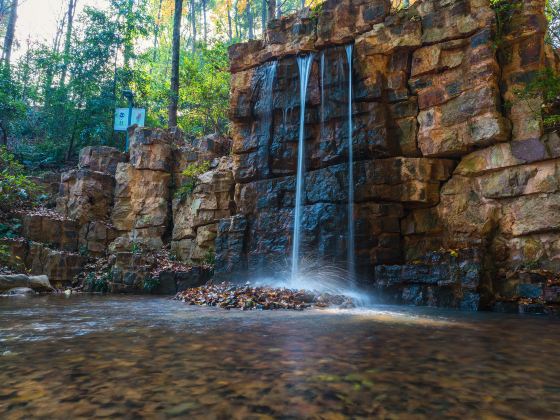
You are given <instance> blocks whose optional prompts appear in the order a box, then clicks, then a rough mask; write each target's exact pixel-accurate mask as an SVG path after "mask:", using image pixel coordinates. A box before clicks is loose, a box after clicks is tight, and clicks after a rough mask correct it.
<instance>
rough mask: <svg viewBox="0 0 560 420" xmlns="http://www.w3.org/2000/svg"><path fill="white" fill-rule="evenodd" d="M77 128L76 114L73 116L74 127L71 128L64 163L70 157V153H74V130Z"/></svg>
mask: <svg viewBox="0 0 560 420" xmlns="http://www.w3.org/2000/svg"><path fill="white" fill-rule="evenodd" d="M77 127H78V114H76V115H75V116H74V126H73V127H72V136H71V137H70V143H69V144H68V150H67V151H66V162H68V161H69V160H70V158H71V157H72V152H73V151H74V141H75V139H76V128H77Z"/></svg>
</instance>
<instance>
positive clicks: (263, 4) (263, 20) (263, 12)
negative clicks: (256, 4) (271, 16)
mask: <svg viewBox="0 0 560 420" xmlns="http://www.w3.org/2000/svg"><path fill="white" fill-rule="evenodd" d="M261 25H262V33H263V38H264V34H265V32H266V0H262V2H261Z"/></svg>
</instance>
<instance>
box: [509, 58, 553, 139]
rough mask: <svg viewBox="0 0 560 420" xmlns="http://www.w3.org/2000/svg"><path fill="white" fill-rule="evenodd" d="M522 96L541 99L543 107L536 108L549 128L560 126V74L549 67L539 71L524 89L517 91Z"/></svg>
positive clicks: (527, 98) (528, 98) (536, 111)
mask: <svg viewBox="0 0 560 420" xmlns="http://www.w3.org/2000/svg"><path fill="white" fill-rule="evenodd" d="M516 93H517V95H518V96H519V97H520V98H523V99H526V100H531V99H539V101H538V102H539V103H540V102H541V100H542V102H543V105H542V107H541V109H536V110H534V112H535V114H537V115H542V118H543V122H544V126H545V128H546V129H547V130H554V129H558V128H560V75H559V74H558V73H556V72H555V71H554V70H553V69H551V68H547V69H544V70H542V71H540V72H538V73H537V74H536V75H535V77H533V78H532V80H531V81H530V82H529V83H528V84H527V85H526V86H525V88H524V89H523V90H520V91H518V92H516Z"/></svg>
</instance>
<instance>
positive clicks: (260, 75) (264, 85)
mask: <svg viewBox="0 0 560 420" xmlns="http://www.w3.org/2000/svg"><path fill="white" fill-rule="evenodd" d="M277 68H278V62H277V61H271V62H269V63H266V64H265V65H263V66H261V67H259V68H258V69H257V73H256V79H255V83H256V84H255V86H254V89H255V91H254V92H253V94H254V95H256V103H255V105H254V108H253V113H254V115H255V117H256V120H257V121H258V124H257V126H256V130H255V134H256V136H257V138H258V147H259V149H261V150H266V151H268V150H269V148H270V142H271V139H272V136H273V115H274V112H273V111H274V81H275V80H276V71H277ZM258 159H259V162H258V163H257V165H258V166H259V167H263V166H265V164H266V161H268V159H269V157H268V155H267V154H266V153H262V154H261V153H259V157H258ZM265 271H266V259H265V258H259V259H258V260H257V262H256V263H255V269H254V274H255V275H257V276H260V275H262V274H263V273H264V272H265Z"/></svg>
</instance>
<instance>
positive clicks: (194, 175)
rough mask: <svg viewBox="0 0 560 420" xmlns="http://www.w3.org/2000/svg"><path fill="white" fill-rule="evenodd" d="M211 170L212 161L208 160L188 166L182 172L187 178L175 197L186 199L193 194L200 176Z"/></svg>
mask: <svg viewBox="0 0 560 420" xmlns="http://www.w3.org/2000/svg"><path fill="white" fill-rule="evenodd" d="M209 170H210V162H208V161H204V162H196V163H191V164H190V165H189V166H187V168H186V169H185V170H184V171H183V172H182V173H181V175H183V176H185V177H187V180H186V181H185V182H184V183H183V185H181V186H180V187H179V188H178V189H177V191H176V192H175V197H176V198H180V199H185V198H186V197H188V196H189V195H191V194H192V193H193V191H194V189H195V188H196V183H197V180H198V177H199V176H200V175H202V174H203V173H205V172H208V171H209Z"/></svg>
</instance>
